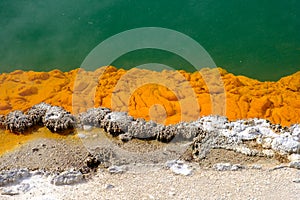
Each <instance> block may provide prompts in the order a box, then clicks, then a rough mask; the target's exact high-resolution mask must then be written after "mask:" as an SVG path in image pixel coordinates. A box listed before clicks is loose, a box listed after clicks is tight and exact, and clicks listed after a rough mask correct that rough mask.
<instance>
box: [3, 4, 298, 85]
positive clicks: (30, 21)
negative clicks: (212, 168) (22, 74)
mask: <svg viewBox="0 0 300 200" xmlns="http://www.w3.org/2000/svg"><path fill="white" fill-rule="evenodd" d="M299 15H300V1H298V0H289V1H282V0H273V1H272V0H251V1H250V0H249V1H246V0H227V1H226V0H220V1H216V0H186V1H179V0H173V1H147V0H140V1H132V0H126V1H125V0H99V1H97V0H72V1H71V0H69V1H68V0H64V1H62V0H59V1H58V0H44V1H39V0H23V1H17V0H1V1H0V27H1V31H0V41H1V45H0V66H1V70H0V72H10V71H13V70H15V69H24V70H37V71H49V70H51V69H54V68H58V69H60V70H63V71H68V70H70V69H74V68H77V67H79V66H80V64H81V63H82V61H83V59H84V58H85V57H86V56H87V54H88V53H89V52H90V51H91V50H92V49H93V48H94V47H95V46H97V45H98V44H99V43H100V42H101V41H103V40H105V39H106V38H108V37H110V36H112V35H115V34H117V33H120V32H122V31H125V30H128V29H133V28H138V27H164V28H168V29H173V30H176V31H179V32H181V33H184V34H186V35H188V36H189V37H191V38H193V39H195V40H196V41H197V42H198V43H199V44H201V45H202V46H203V47H204V48H205V49H206V51H207V52H208V53H209V54H210V55H211V57H212V58H213V59H214V61H215V63H216V64H217V65H218V66H221V67H223V68H225V69H226V70H228V71H230V72H232V73H234V74H242V75H246V76H249V77H252V78H256V79H259V80H278V79H279V78H280V77H282V76H285V75H289V74H291V73H294V72H296V71H299V70H300V20H299ZM154 62H158V63H163V64H166V65H169V66H171V67H173V68H177V69H186V70H187V71H192V70H193V69H194V67H192V66H190V65H189V63H188V62H187V61H186V60H184V59H182V58H180V57H178V56H176V55H173V54H171V53H169V52H164V51H160V50H155V49H145V50H139V51H134V52H132V53H129V54H126V55H124V56H122V57H120V58H119V59H117V60H116V61H115V62H114V63H113V64H114V65H116V66H117V67H124V68H130V67H132V66H136V65H139V64H143V63H154Z"/></svg>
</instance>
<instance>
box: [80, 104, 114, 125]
mask: <svg viewBox="0 0 300 200" xmlns="http://www.w3.org/2000/svg"><path fill="white" fill-rule="evenodd" d="M110 112H111V111H110V109H108V108H103V107H100V108H91V109H89V110H88V111H87V112H84V113H80V114H79V116H78V120H79V123H80V124H79V127H80V128H83V126H85V125H89V126H94V127H100V128H104V127H103V123H102V121H103V119H104V117H105V116H106V115H107V114H108V113H110Z"/></svg>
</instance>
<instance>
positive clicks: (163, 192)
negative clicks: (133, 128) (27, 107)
mask: <svg viewBox="0 0 300 200" xmlns="http://www.w3.org/2000/svg"><path fill="white" fill-rule="evenodd" d="M138 168H139V169H137V168H135V169H129V170H128V171H127V172H124V173H122V174H111V173H109V172H108V171H106V170H99V171H98V172H97V173H96V174H95V175H94V176H93V177H92V178H91V179H90V180H88V181H87V182H85V183H81V184H76V185H72V186H70V185H65V186H55V185H52V184H50V182H49V179H47V177H39V176H36V177H33V178H31V180H29V181H27V182H29V183H30V185H31V187H32V188H31V189H30V190H29V191H28V192H26V193H23V194H20V195H16V196H7V195H1V196H0V199H3V200H6V199H7V200H10V199H49V200H50V199H51V200H52V199H297V198H298V197H299V196H300V183H299V181H300V171H299V170H296V169H291V168H280V169H275V170H270V169H243V170H241V171H214V170H212V169H210V170H207V169H201V168H199V167H196V168H194V170H193V172H192V174H191V175H189V176H183V175H175V174H174V173H173V172H171V171H170V170H168V169H165V168H161V167H153V166H151V167H149V166H148V167H147V166H143V167H138Z"/></svg>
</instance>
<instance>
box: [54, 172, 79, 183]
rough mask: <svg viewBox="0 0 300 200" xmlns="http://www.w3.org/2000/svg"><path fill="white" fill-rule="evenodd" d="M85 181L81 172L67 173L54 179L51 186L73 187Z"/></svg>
mask: <svg viewBox="0 0 300 200" xmlns="http://www.w3.org/2000/svg"><path fill="white" fill-rule="evenodd" d="M83 180H84V177H83V175H82V173H81V172H80V171H73V170H69V171H65V172H62V173H60V174H59V175H56V176H54V177H53V178H52V180H51V184H54V185H73V184H76V183H80V182H82V181H83Z"/></svg>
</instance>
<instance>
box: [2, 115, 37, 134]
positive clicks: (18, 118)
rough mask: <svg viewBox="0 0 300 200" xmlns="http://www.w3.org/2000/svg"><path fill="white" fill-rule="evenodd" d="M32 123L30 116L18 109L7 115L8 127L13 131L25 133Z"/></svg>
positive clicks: (6, 124) (6, 123) (6, 122)
mask: <svg viewBox="0 0 300 200" xmlns="http://www.w3.org/2000/svg"><path fill="white" fill-rule="evenodd" d="M32 125H33V123H32V121H31V120H30V118H29V117H28V116H27V115H25V114H24V113H23V112H22V111H19V110H16V111H13V112H10V113H9V114H8V115H7V116H6V120H5V126H6V129H7V130H10V131H11V132H13V133H24V132H25V131H26V130H27V129H28V128H29V127H31V126H32Z"/></svg>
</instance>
